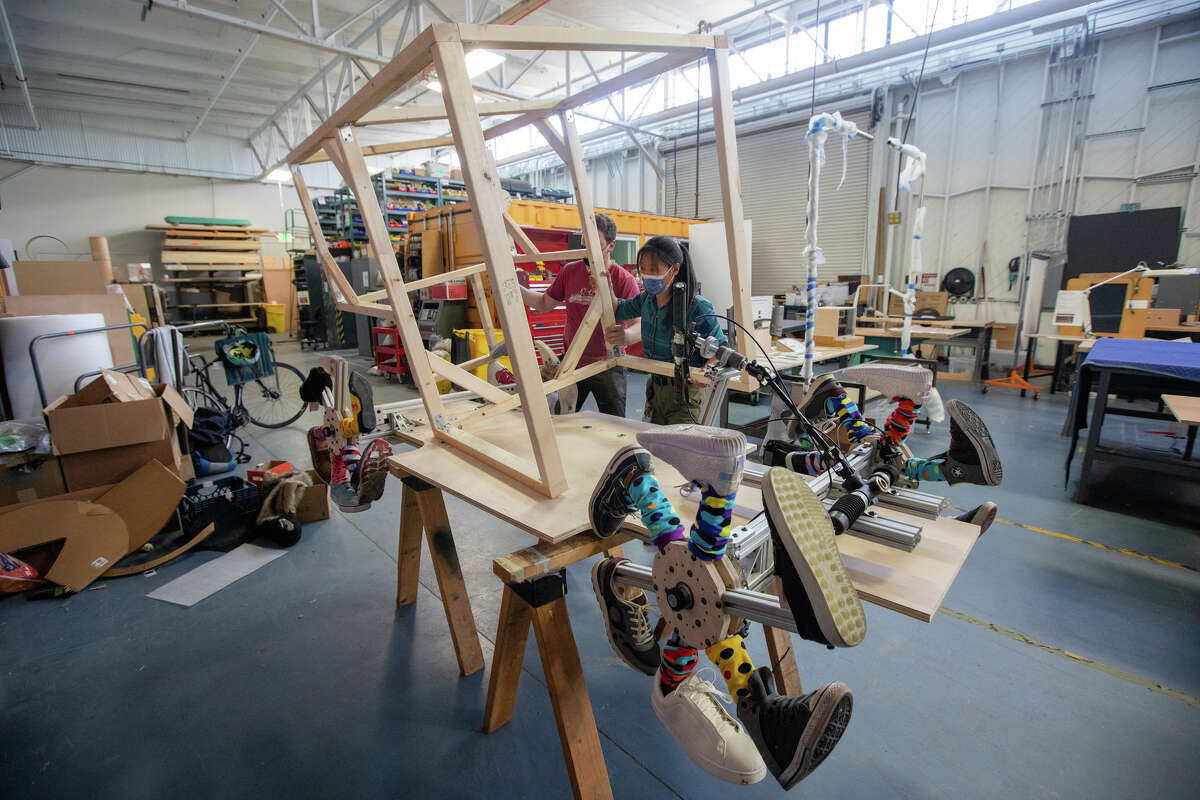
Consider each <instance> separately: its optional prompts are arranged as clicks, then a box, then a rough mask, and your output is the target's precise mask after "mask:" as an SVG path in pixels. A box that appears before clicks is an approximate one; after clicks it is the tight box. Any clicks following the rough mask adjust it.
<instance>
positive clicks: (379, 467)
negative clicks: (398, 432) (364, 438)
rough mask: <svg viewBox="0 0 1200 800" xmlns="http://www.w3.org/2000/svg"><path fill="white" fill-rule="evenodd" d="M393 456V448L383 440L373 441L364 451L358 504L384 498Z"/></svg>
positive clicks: (360, 469)
mask: <svg viewBox="0 0 1200 800" xmlns="http://www.w3.org/2000/svg"><path fill="white" fill-rule="evenodd" d="M391 455H392V446H391V445H390V444H388V443H387V442H386V441H384V440H383V439H372V440H371V442H370V443H369V444H368V445H367V447H366V449H365V450H363V454H362V464H361V466H360V467H359V468H358V473H359V477H358V502H359V503H360V504H361V503H373V502H375V501H376V500H378V499H379V498H381V497H383V487H384V485H385V484H386V483H387V477H388V465H387V460H388V459H389V458H390V457H391Z"/></svg>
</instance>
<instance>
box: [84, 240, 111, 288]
mask: <svg viewBox="0 0 1200 800" xmlns="http://www.w3.org/2000/svg"><path fill="white" fill-rule="evenodd" d="M88 246H89V247H90V248H91V250H92V261H95V262H97V263H98V264H100V271H101V272H102V273H103V274H104V282H105V283H112V282H113V265H112V256H110V255H109V254H108V237H106V236H89V237H88Z"/></svg>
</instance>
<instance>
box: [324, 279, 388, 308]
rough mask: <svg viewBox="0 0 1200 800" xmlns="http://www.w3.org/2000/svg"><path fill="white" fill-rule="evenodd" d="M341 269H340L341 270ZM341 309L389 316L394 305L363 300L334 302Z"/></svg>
mask: <svg viewBox="0 0 1200 800" xmlns="http://www.w3.org/2000/svg"><path fill="white" fill-rule="evenodd" d="M339 271H340V270H339ZM334 305H336V306H337V307H338V310H339V311H349V312H350V313H351V314H366V315H367V316H371V317H387V318H389V319H390V318H391V316H392V307H391V306H389V305H384V304H383V303H364V302H362V301H361V300H360V301H359V302H357V303H334Z"/></svg>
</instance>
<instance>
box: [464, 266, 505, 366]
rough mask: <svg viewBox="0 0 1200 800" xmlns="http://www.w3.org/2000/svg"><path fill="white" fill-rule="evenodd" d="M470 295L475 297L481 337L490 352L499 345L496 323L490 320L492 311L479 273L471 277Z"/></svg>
mask: <svg viewBox="0 0 1200 800" xmlns="http://www.w3.org/2000/svg"><path fill="white" fill-rule="evenodd" d="M470 280H471V294H472V295H474V297H475V310H476V311H478V312H479V324H480V325H482V326H483V336H484V338H485V339H487V343H488V349H489V350H491V349H493V348H495V346H496V345H497V344H498V343H499V340H498V339H497V338H496V323H495V322H494V321H493V320H492V309H491V307H490V306H489V305H488V297H487V292H486V291H484V288H483V278H481V277H479V273H475V274H474V275H472V276H471V278H470Z"/></svg>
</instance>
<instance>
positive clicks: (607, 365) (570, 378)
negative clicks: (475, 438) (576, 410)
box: [458, 360, 613, 429]
mask: <svg viewBox="0 0 1200 800" xmlns="http://www.w3.org/2000/svg"><path fill="white" fill-rule="evenodd" d="M612 364H613V362H612V361H611V360H608V361H595V362H593V363H591V364H588V365H587V366H586V367H580V368H579V369H577V370H574V371H572V372H571V373H569V374H568V375H565V376H563V377H562V378H552V379H551V380H548V381H545V382H544V383H543V384H542V388H543V389H544V390H545V392H546V394H547V395H549V394H550V393H551V392H557V391H558V390H559V389H562V388H564V387H566V386H572V385H574V384H576V383H579V382H580V381H581V380H583V379H585V378H590V377H591V376H593V375H599V374H600V373H601V372H605V371H606V370H609V369H612ZM459 366H461V367H463V368H467V367H466V365H463V364H460V365H459ZM520 405H521V396H520V395H515V394H514V395H510V396H509V397H508V398H507V399H505V400H502V401H500V402H496V403H489V404H488V405H485V406H480V407H479V408H478V409H477V410H476V411H474V412H473V413H471V414H467V415H466V416H462V417H459V418H458V424H459V425H460V426H462V427H463V428H467V429H470V428H473V427H474V426H476V425H478V424H480V423H481V422H485V421H487V420H490V419H494V418H496V417H498V416H500V415H501V414H504V413H506V412H508V411H511V410H512V409H514V408H517V407H519V406H520Z"/></svg>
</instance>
